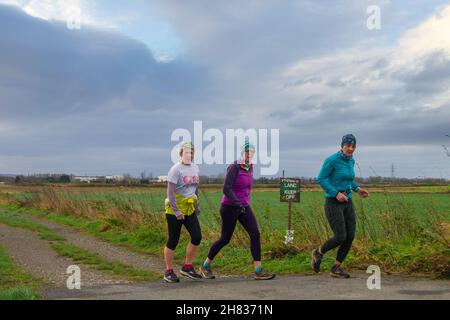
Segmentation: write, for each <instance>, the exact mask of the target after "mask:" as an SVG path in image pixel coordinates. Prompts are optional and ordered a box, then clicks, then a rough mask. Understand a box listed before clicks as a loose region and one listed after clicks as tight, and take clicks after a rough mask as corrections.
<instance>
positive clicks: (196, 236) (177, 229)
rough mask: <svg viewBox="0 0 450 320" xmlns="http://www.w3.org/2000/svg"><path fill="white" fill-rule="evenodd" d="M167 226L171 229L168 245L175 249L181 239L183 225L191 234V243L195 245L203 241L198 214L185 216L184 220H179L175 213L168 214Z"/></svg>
mask: <svg viewBox="0 0 450 320" xmlns="http://www.w3.org/2000/svg"><path fill="white" fill-rule="evenodd" d="M166 220H167V228H168V231H169V239H168V240H167V244H166V247H167V248H169V249H171V250H175V248H176V247H177V245H178V241H179V240H180V234H181V227H182V226H183V224H184V226H185V227H186V229H187V231H188V232H189V235H190V236H191V243H192V244H193V245H194V246H198V245H199V244H200V241H202V231H201V229H200V223H199V222H198V218H197V215H196V214H195V213H194V214H191V215H189V216H186V215H185V216H184V220H178V219H177V217H176V216H175V215H173V214H166Z"/></svg>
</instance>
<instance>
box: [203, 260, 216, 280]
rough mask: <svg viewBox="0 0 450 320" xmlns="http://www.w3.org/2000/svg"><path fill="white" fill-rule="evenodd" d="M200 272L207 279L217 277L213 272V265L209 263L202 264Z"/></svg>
mask: <svg viewBox="0 0 450 320" xmlns="http://www.w3.org/2000/svg"><path fill="white" fill-rule="evenodd" d="M200 274H201V275H202V277H203V278H205V279H215V278H216V276H215V275H214V273H213V272H212V269H211V265H209V264H208V265H206V266H204V265H201V266H200Z"/></svg>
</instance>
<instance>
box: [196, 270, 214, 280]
mask: <svg viewBox="0 0 450 320" xmlns="http://www.w3.org/2000/svg"><path fill="white" fill-rule="evenodd" d="M200 275H201V276H202V278H203V279H215V278H216V276H214V275H213V276H207V275H205V273H204V272H203V270H202V269H201V268H200Z"/></svg>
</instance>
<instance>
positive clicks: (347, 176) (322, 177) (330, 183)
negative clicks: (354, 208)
mask: <svg viewBox="0 0 450 320" xmlns="http://www.w3.org/2000/svg"><path fill="white" fill-rule="evenodd" d="M354 166H355V160H354V159H353V157H347V156H346V155H345V154H343V153H342V151H338V152H336V153H335V154H333V155H332V156H330V157H328V158H326V159H325V162H324V163H323V166H322V169H321V170H320V173H319V176H318V177H317V181H318V182H319V184H320V186H321V187H322V189H323V190H324V191H325V197H327V198H335V197H336V195H337V194H338V192H339V191H350V190H354V191H358V189H359V186H358V185H357V184H356V183H355V181H354V179H355V170H354ZM347 198H349V199H351V198H352V193H351V192H349V193H348V194H347Z"/></svg>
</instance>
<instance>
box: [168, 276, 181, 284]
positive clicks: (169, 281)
mask: <svg viewBox="0 0 450 320" xmlns="http://www.w3.org/2000/svg"><path fill="white" fill-rule="evenodd" d="M164 281H166V282H167V283H177V282H180V279H177V280H171V279H169V278H166V277H164Z"/></svg>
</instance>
